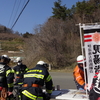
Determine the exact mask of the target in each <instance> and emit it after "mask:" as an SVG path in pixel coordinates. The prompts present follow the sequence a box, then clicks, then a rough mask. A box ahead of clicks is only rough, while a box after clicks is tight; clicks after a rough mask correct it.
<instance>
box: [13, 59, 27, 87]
mask: <svg viewBox="0 0 100 100" xmlns="http://www.w3.org/2000/svg"><path fill="white" fill-rule="evenodd" d="M16 61H17V66H15V67H14V68H13V72H14V74H15V79H14V82H15V83H14V84H15V85H22V82H23V74H24V73H26V72H27V71H28V68H27V66H26V65H24V64H23V63H22V58H21V57H17V59H16Z"/></svg>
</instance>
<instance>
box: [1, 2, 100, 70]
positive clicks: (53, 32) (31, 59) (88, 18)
mask: <svg viewBox="0 0 100 100" xmlns="http://www.w3.org/2000/svg"><path fill="white" fill-rule="evenodd" d="M61 3H62V1H61V0H58V1H56V2H54V7H53V8H52V14H53V15H52V16H50V18H49V19H48V20H47V21H46V22H45V23H44V24H42V25H38V26H37V27H36V28H35V29H34V32H33V33H28V32H26V33H24V34H22V33H18V32H15V33H14V32H13V31H12V30H10V29H8V28H6V27H4V28H3V29H2V28H0V41H1V40H2V42H3V41H9V42H11V43H12V41H13V42H14V41H16V43H19V44H20V46H19V47H20V48H21V49H23V50H24V53H23V56H24V57H25V63H27V65H28V66H29V67H32V66H34V65H35V64H36V62H37V61H38V60H45V61H46V62H48V63H49V64H51V65H52V67H53V68H55V69H58V68H65V67H69V66H74V65H75V63H76V57H77V56H78V55H80V54H81V45H80V35H79V27H78V26H76V24H79V23H96V22H100V0H88V1H85V0H84V1H83V2H77V3H76V5H73V6H72V7H71V8H70V9H69V8H67V7H66V5H62V4H61ZM1 26H2V25H1ZM1 29H2V30H1ZM20 42H21V43H20ZM14 46H15V44H14ZM5 48H6V46H5ZM15 48H17V50H20V48H18V45H17V46H15ZM15 48H12V49H13V50H15ZM9 49H10V50H11V46H10V45H9V47H8V48H7V50H9Z"/></svg>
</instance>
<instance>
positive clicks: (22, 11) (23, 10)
mask: <svg viewBox="0 0 100 100" xmlns="http://www.w3.org/2000/svg"><path fill="white" fill-rule="evenodd" d="M29 1H30V0H28V1H27V2H26V4H25V6H24V7H23V9H22V10H21V12H20V14H19V15H18V17H17V19H16V21H15V22H14V24H13V25H12V27H11V29H13V27H14V26H15V24H16V23H17V21H18V19H19V17H20V15H21V14H22V12H23V11H24V9H25V7H26V6H27V4H28V3H29Z"/></svg>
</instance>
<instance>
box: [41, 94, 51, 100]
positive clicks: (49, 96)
mask: <svg viewBox="0 0 100 100" xmlns="http://www.w3.org/2000/svg"><path fill="white" fill-rule="evenodd" d="M50 98H51V94H49V93H46V94H45V93H43V100H50Z"/></svg>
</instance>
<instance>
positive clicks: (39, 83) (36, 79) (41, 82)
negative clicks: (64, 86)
mask: <svg viewBox="0 0 100 100" xmlns="http://www.w3.org/2000/svg"><path fill="white" fill-rule="evenodd" d="M43 86H45V88H46V92H47V94H45V95H44V93H43V91H42V87H43ZM52 87H53V82H52V78H51V76H50V74H49V72H48V64H47V63H45V62H44V61H39V62H37V64H36V66H35V67H34V68H32V69H30V70H29V71H27V73H26V74H24V82H23V86H22V100H50V96H51V93H52Z"/></svg>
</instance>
